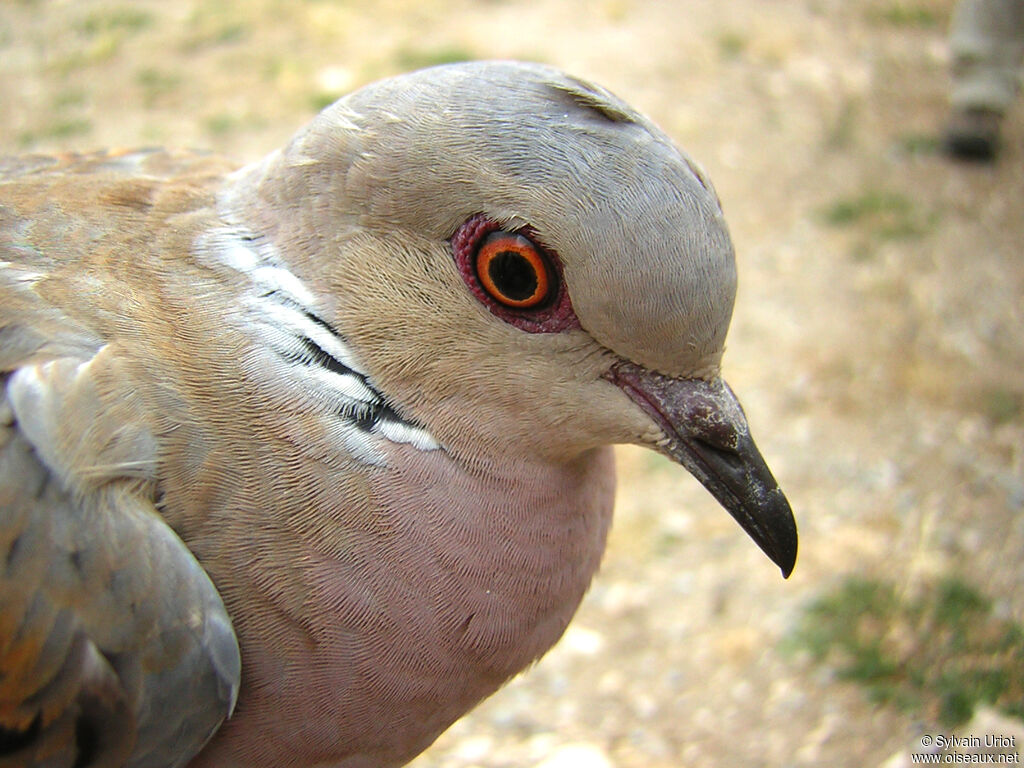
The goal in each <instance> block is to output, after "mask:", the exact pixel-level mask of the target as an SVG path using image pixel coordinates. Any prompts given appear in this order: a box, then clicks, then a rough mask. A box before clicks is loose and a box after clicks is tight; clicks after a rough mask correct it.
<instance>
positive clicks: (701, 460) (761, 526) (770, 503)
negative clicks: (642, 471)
mask: <svg viewBox="0 0 1024 768" xmlns="http://www.w3.org/2000/svg"><path fill="white" fill-rule="evenodd" d="M605 378H607V379H608V380H609V381H611V382H612V383H613V384H615V385H616V386H618V387H619V388H621V389H622V390H623V391H624V392H625V393H626V394H627V395H629V397H630V398H631V399H632V400H633V401H634V402H635V403H636V404H637V405H639V406H640V407H641V408H643V409H644V411H646V412H647V413H648V414H649V415H650V416H651V418H653V419H654V421H655V422H656V423H657V424H658V426H659V427H661V429H662V431H663V432H664V433H665V435H666V436H667V438H668V439H667V440H666V441H665V442H664V443H661V444H659V446H658V448H659V450H661V452H662V453H664V454H666V455H667V456H668V457H669V458H671V459H672V460H673V461H676V462H678V463H680V464H682V465H683V466H684V467H686V468H687V469H688V470H689V471H690V472H691V474H693V476H694V477H696V478H697V479H698V480H700V482H701V483H702V484H703V485H704V487H705V488H707V489H708V490H709V491H711V493H712V495H714V497H715V498H716V499H718V501H719V503H720V504H721V505H722V506H723V507H725V508H726V509H727V510H728V511H729V514H731V515H732V516H733V517H734V518H735V519H736V522H738V523H739V524H740V525H741V526H743V530H745V531H746V532H747V533H748V534H749V535H750V537H751V538H752V539H753V540H754V541H755V542H757V545H758V546H759V547H761V549H762V550H764V552H765V554H766V555H768V557H770V558H771V559H772V560H773V561H774V562H775V564H776V565H777V566H779V568H781V569H782V575H783V576H784V577H788V576H789V574H790V573H791V572H792V571H793V565H794V564H795V563H796V550H797V533H796V521H795V520H794V519H793V511H792V510H791V509H790V507H789V502H788V501H786V497H785V496H784V495H783V493H782V491H781V490H780V489H779V484H778V483H777V482H775V478H774V477H772V473H771V470H769V469H768V465H767V464H765V462H764V459H763V458H762V457H761V452H760V451H758V450H757V446H756V445H754V441H753V439H751V437H750V427H749V426H748V425H747V417H746V416H745V415H744V414H743V408H742V407H741V406H740V404H739V401H738V400H737V399H736V396H735V395H734V394H733V393H732V390H731V389H729V385H728V384H726V383H725V382H724V381H723V380H722V379H714V380H712V381H705V380H703V379H673V378H670V377H668V376H663V375H662V374H660V373H655V372H653V371H649V370H647V369H646V368H641V367H640V366H637V365H634V364H633V363H628V362H621V363H619V364H617V365H616V366H615V367H613V368H612V369H611V370H610V371H608V373H606V374H605Z"/></svg>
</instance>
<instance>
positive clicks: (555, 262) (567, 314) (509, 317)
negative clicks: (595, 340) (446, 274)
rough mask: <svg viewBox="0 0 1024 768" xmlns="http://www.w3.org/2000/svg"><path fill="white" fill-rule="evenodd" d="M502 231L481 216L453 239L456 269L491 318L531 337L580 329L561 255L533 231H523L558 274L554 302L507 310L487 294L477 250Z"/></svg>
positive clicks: (465, 226)
mask: <svg viewBox="0 0 1024 768" xmlns="http://www.w3.org/2000/svg"><path fill="white" fill-rule="evenodd" d="M498 229H501V225H500V224H498V223H497V222H496V221H493V220H491V219H488V218H487V217H486V216H484V215H482V214H477V215H476V216H473V217H472V218H470V219H469V220H467V221H466V223H465V224H463V225H462V226H461V227H459V228H458V230H456V232H455V234H454V235H452V239H451V244H452V254H453V255H454V256H455V265H456V267H458V270H459V274H460V275H462V280H463V282H465V283H466V287H467V288H469V290H470V292H472V294H473V295H474V296H475V297H476V298H477V300H478V301H479V302H480V303H481V304H483V305H484V306H485V307H487V309H489V310H490V311H491V314H493V315H495V316H496V317H499V318H501V319H502V320H504V321H505V322H506V323H509V324H510V325H514V326H515V327H516V328H520V329H521V330H524V331H526V332H528V333H559V332H561V331H566V330H570V329H573V328H579V327H580V321H579V319H578V318H577V317H576V313H575V312H574V311H573V308H572V301H570V299H569V291H568V290H567V289H566V287H565V280H564V278H563V277H562V262H561V260H560V259H559V258H558V255H557V254H556V253H554V252H552V251H550V250H548V249H547V248H545V247H544V245H543V244H542V243H541V242H540V241H539V240H538V239H537V237H536V235H534V234H533V233H532V232H531V231H530V229H529V228H526V229H523V230H520V231H519V234H522V235H524V236H526V237H528V238H529V239H530V240H531V241H532V242H533V243H534V244H536V246H537V248H538V249H539V250H541V251H542V252H543V254H544V256H545V257H546V258H547V259H548V261H549V263H550V264H551V268H552V270H553V271H554V276H555V280H556V282H557V286H556V287H555V295H554V296H553V297H552V300H551V301H550V302H546V303H544V305H543V306H542V307H540V308H538V309H531V308H525V309H522V308H516V307H507V306H505V305H504V304H501V303H500V302H499V301H497V300H495V299H494V298H492V297H491V296H490V294H488V293H487V291H486V290H484V287H483V286H482V285H481V284H480V280H479V279H478V278H477V274H476V250H477V244H478V243H479V242H480V240H481V239H483V238H484V237H486V236H487V235H488V234H490V233H491V232H494V231H495V230H498Z"/></svg>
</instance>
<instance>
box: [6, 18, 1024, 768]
mask: <svg viewBox="0 0 1024 768" xmlns="http://www.w3.org/2000/svg"><path fill="white" fill-rule="evenodd" d="M950 7H951V2H950V0H938V1H937V2H926V1H925V0H916V2H910V1H909V0H907V1H905V2H899V1H898V0H846V1H843V0H762V1H761V2H757V1H755V0H723V1H722V2H708V1H706V0H700V1H697V0H694V1H693V2H682V1H679V2H667V1H664V2H640V1H639V0H635V1H632V2H631V1H630V0H605V2H596V3H594V2H589V3H588V2H583V1H582V0H569V1H568V2H554V1H553V0H543V1H541V2H533V3H530V2H502V1H501V0H490V1H484V0H478V1H477V2H472V1H470V0H455V2H446V3H440V2H424V3H411V2H399V0H391V1H390V2H382V3H366V4H361V3H357V2H336V3H332V2H327V1H326V0H324V1H322V2H303V3H299V2H295V3H290V2H284V1H283V0H255V1H254V2H248V3H243V2H240V1H238V2H230V1H228V0H220V1H218V2H205V3H203V2H169V1H167V0H164V1H158V0H151V1H149V2H134V3H129V2H122V3H120V4H110V3H104V2H98V1H97V0H76V1H75V2H70V1H66V2H57V1H54V2H43V1H42V0H40V1H39V2H12V0H6V1H5V2H0V150H2V151H5V152H8V151H24V150H38V151H55V150H59V149H69V148H75V149H89V148H96V147H101V146H110V145H140V144H141V145H151V144H173V145H179V146H190V147H206V148H213V149H218V150H223V151H226V152H229V153H231V154H233V155H235V156H237V157H238V158H240V159H243V160H249V159H254V158H256V157H258V156H259V155H261V154H262V153H264V152H266V151H268V150H270V149H271V148H273V147H275V146H276V145H278V144H279V143H281V142H282V141H284V140H285V138H286V137H287V136H288V135H289V134H290V133H291V132H292V131H293V130H294V129H295V128H297V127H298V126H299V125H301V124H302V123H303V122H305V121H306V120H307V119H308V118H309V116H310V115H311V114H312V113H313V111H314V110H315V109H316V107H317V105H322V104H323V103H325V102H326V100H329V99H330V98H331V97H332V96H334V95H337V94H339V93H341V92H344V91H345V90H348V89H350V88H352V87H355V86H357V85H359V84H361V83H363V82H366V81H368V80H371V79H374V78H376V77H378V76H382V75H385V74H391V73H394V72H398V71H401V70H403V69H409V68H414V67H416V66H420V65H423V64H428V63H433V62H435V61H438V60H441V59H444V58H447V57H451V56H473V57H486V56H500V57H519V58H531V59H539V60H543V61H546V62H549V63H552V64H556V65H559V66H562V67H564V68H567V69H570V70H572V71H574V72H575V73H577V74H580V75H583V76H587V77H590V78H592V79H595V80H598V81H600V82H602V83H604V84H606V85H607V86H609V87H610V88H612V89H613V90H614V91H616V92H618V93H619V94H620V95H622V96H623V97H625V98H627V99H628V100H629V101H631V102H633V103H634V104H636V105H637V106H638V107H640V108H641V109H643V110H644V111H646V112H648V113H649V114H650V115H651V116H652V117H654V119H655V120H656V121H657V122H659V123H660V124H661V125H662V126H663V127H664V128H665V129H666V130H667V131H668V132H669V133H670V134H672V135H673V136H674V137H676V138H677V139H678V141H679V142H680V143H681V144H682V145H683V146H684V147H686V148H687V150H688V151H689V152H690V153H691V154H692V155H694V156H695V157H696V158H697V159H698V160H699V161H700V162H701V163H702V164H703V165H704V166H705V167H706V168H707V170H708V171H709V173H710V175H711V178H712V179H713V180H714V182H715V184H716V185H717V187H718V190H719V193H720V195H721V197H722V200H723V203H724V206H725V209H726V213H727V215H728V217H729V220H730V222H731V226H732V229H733V235H734V239H735V242H736V246H737V252H738V260H739V265H740V279H741V287H740V293H739V298H738V303H737V307H736V314H735V319H734V323H733V328H732V332H731V336H730V345H729V349H728V353H727V357H726V362H725V373H726V376H727V378H728V379H729V381H730V382H731V383H732V385H733V387H734V389H736V391H737V392H738V393H739V395H740V397H741V399H742V400H743V402H744V403H745V405H746V408H747V412H748V415H749V416H750V419H751V422H752V425H753V428H754V430H755V436H756V437H757V438H758V441H759V443H760V446H761V448H762V450H763V452H764V454H765V455H766V456H767V458H768V460H769V463H770V464H771V465H772V466H773V468H774V470H775V474H776V476H777V477H778V478H779V480H780V482H781V483H782V485H783V487H784V488H785V489H786V491H787V493H788V495H789V497H790V499H791V501H792V503H793V506H794V508H795V510H796V512H797V516H798V519H799V524H800V529H801V537H802V538H801V554H800V560H799V562H798V564H797V569H796V572H795V574H794V575H793V577H792V578H791V579H790V580H789V581H788V582H784V581H782V580H781V579H780V578H779V576H778V573H777V571H776V570H775V568H774V567H772V566H771V565H770V564H769V563H768V561H767V560H766V559H765V558H763V557H762V556H761V555H760V553H759V552H758V551H757V550H756V548H755V547H754V546H753V545H752V544H751V543H750V542H749V541H748V540H747V538H746V537H745V536H744V535H743V534H742V533H741V531H740V530H739V529H738V528H737V527H736V526H735V524H734V523H733V522H732V521H731V519H730V518H729V517H728V516H727V515H726V514H725V513H723V512H722V511H721V510H720V509H719V508H717V506H716V504H715V503H714V502H713V501H712V500H711V499H710V498H709V497H708V496H707V494H706V493H705V492H704V491H703V489H701V488H700V487H699V486H698V485H697V484H696V482H694V481H693V480H692V479H690V478H689V477H688V476H687V475H686V474H685V473H684V472H683V471H682V470H680V469H678V468H677V467H674V466H672V465H670V464H668V463H667V462H666V461H663V460H661V459H659V458H658V457H656V456H654V455H652V454H648V453H645V452H643V451H640V450H637V449H632V448H627V449H623V450H622V451H621V490H620V496H619V504H618V510H617V519H616V526H615V530H614V533H613V536H612V541H611V545H610V548H609V551H608V555H607V559H606V561H605V565H604V568H603V570H602V573H601V574H600V576H599V578H598V580H597V582H596V583H595V585H594V588H593V589H592V591H591V593H590V595H589V596H588V598H587V600H586V601H585V604H584V606H583V608H582V609H581V611H580V614H579V616H578V617H577V620H576V621H575V623H574V625H573V628H572V629H571V630H570V631H569V633H568V634H567V636H566V638H565V639H564V641H563V642H562V644H561V645H559V646H558V647H557V648H556V649H555V651H553V652H552V653H551V654H550V655H549V656H548V657H547V658H545V659H544V660H543V661H542V662H541V663H540V664H539V665H538V666H537V667H536V668H535V669H533V670H532V671H530V672H529V673H528V674H526V675H525V676H523V677H521V678H520V679H517V680H516V681H514V682H513V683H512V684H511V685H509V686H508V687H507V688H506V689H505V690H503V691H502V692H501V693H500V694H499V695H497V696H495V697H494V698H493V699H492V700H491V701H489V702H487V703H486V704H485V705H484V706H482V707H481V708H480V709H479V710H477V711H476V712H475V713H473V714H471V715H470V716H468V717H467V718H465V719H464V720H463V721H461V722H460V723H458V724H457V725H456V726H455V727H454V728H453V729H452V730H451V731H450V732H449V733H448V734H446V735H445V736H443V737H442V738H441V740H440V741H439V742H438V744H437V745H435V747H434V748H433V749H432V750H431V751H429V752H428V753H427V754H426V755H425V756H424V757H422V758H420V760H419V761H418V762H417V763H415V765H416V766H418V768H430V767H431V766H451V767H452V768H468V767H469V766H481V767H486V768H505V767H508V768H512V767H513V766H516V767H518V766H537V765H540V764H542V763H544V761H545V760H547V761H549V762H547V763H544V764H545V766H546V768H553V767H554V766H556V765H557V766H559V767H560V768H564V767H565V766H577V767H578V768H601V766H608V765H614V766H621V767H622V768H663V767H664V768H668V767H670V766H671V767H675V766H680V765H683V766H695V767H703V766H708V767H714V768H726V767H731V766H810V765H829V766H844V767H848V768H860V767H861V766H874V765H878V764H880V763H881V762H882V761H883V760H884V759H885V758H886V757H887V756H889V755H890V754H892V753H893V752H895V751H896V750H898V749H901V748H903V747H905V746H907V745H908V744H910V743H911V742H912V741H913V740H914V739H915V738H916V737H917V736H918V735H919V734H920V733H922V732H927V731H932V732H935V730H936V729H935V728H934V724H932V723H928V722H918V721H916V720H915V719H914V717H913V716H911V715H905V714H902V713H900V712H897V711H895V710H890V709H878V708H875V707H873V706H872V705H870V704H869V703H868V702H867V700H866V698H865V697H864V695H863V693H862V692H861V691H860V690H859V689H858V688H855V687H853V686H852V685H850V684H845V683H841V682H838V681H837V680H836V679H835V675H834V674H833V673H832V672H831V671H830V669H829V668H827V667H822V666H818V665H815V664H812V663H811V662H810V660H809V659H807V658H804V657H802V656H800V655H799V654H797V655H795V656H794V655H792V654H789V655H787V654H785V653H782V652H781V651H780V650H779V647H778V646H779V643H780V640H781V639H782V638H783V637H785V636H786V634H787V633H788V632H789V631H790V630H791V628H792V626H793V624H794V621H795V619H796V617H797V616H798V615H799V613H800V610H801V607H802V606H803V605H805V604H806V602H807V601H808V600H809V599H811V598H812V597H813V596H814V595H816V594H818V593H819V592H820V591H821V590H823V589H826V588H827V587H829V586H830V585H834V584H835V583H837V582H838V581H839V580H841V579H842V578H843V577H844V576H846V575H849V574H851V573H860V574H867V575H876V576H884V577H886V578H891V579H893V580H894V581H895V582H896V583H898V584H899V585H901V587H906V588H907V589H911V590H912V589H913V588H914V587H915V585H917V584H919V583H922V582H925V581H927V580H928V579H930V578H934V577H935V576H936V575H940V574H950V573H951V574H958V575H960V576H962V577H964V578H966V579H967V580H969V581H970V582H972V583H973V584H975V585H977V586H978V587H979V588H980V589H982V590H983V591H985V592H986V593H987V594H989V595H991V596H993V597H994V598H995V599H996V600H997V606H998V608H999V610H1001V611H1002V612H1003V613H1004V614H1005V615H1007V616H1011V617H1016V618H1017V619H1018V620H1020V619H1021V618H1024V565H1022V563H1021V552H1022V545H1024V517H1022V516H1021V510H1022V506H1024V453H1022V445H1024V413H1022V397H1024V380H1022V375H1021V371H1022V364H1024V338H1022V328H1024V299H1022V297H1024V245H1022V243H1024V118H1022V115H1024V110H1022V109H1021V108H1020V107H1019V106H1018V109H1017V110H1016V111H1015V112H1014V113H1013V114H1012V115H1011V116H1010V119H1009V120H1008V121H1007V125H1006V139H1007V149H1006V152H1005V154H1004V156H1003V157H1002V159H1001V162H1000V163H999V164H998V165H997V166H996V167H994V168H965V167H962V166H958V165H953V164H951V163H949V162H948V161H946V160H945V159H943V158H942V157H941V155H938V154H936V153H935V152H934V151H929V148H930V147H931V146H932V145H933V140H934V137H935V136H936V134H937V129H938V126H939V125H940V124H941V121H942V119H943V115H944V109H945V94H946V89H947V74H946V72H947V63H948V62H947V52H946V48H945V25H946V21H947V19H948V13H949V10H950ZM920 9H925V12H924V13H923V15H922V14H920V13H916V11H919V10H920ZM858 199H859V200H861V201H862V202H863V201H864V200H870V199H874V200H882V201H883V204H882V205H880V206H879V208H880V209H879V210H876V211H875V212H870V211H869V212H866V213H864V212H863V211H862V213H863V215H861V216H860V217H855V219H854V221H852V222H851V223H849V224H847V225H835V224H830V223H829V222H828V221H827V220H826V217H825V215H824V213H823V212H824V211H827V210H828V209H830V207H832V206H835V205H836V204H837V203H840V202H842V201H844V200H858ZM863 207H864V206H862V208H863ZM868 207H870V206H868Z"/></svg>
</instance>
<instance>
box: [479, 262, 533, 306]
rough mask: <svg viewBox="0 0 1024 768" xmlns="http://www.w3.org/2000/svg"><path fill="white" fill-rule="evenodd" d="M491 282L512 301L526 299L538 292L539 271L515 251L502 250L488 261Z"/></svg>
mask: <svg viewBox="0 0 1024 768" xmlns="http://www.w3.org/2000/svg"><path fill="white" fill-rule="evenodd" d="M487 274H488V275H490V278H491V282H493V283H494V285H495V287H497V289H498V290H499V291H501V293H502V295H503V296H504V297H505V298H507V299H509V300H511V301H525V300H526V299H529V298H531V297H532V296H533V295H534V294H536V293H537V272H536V270H535V269H534V267H533V265H532V264H531V263H530V262H529V261H528V260H527V259H526V258H525V257H524V256H523V255H522V254H519V253H516V252H515V251H501V252H500V253H497V254H495V255H494V257H493V258H492V259H491V260H490V261H489V262H488V263H487Z"/></svg>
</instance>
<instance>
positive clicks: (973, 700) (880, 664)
mask: <svg viewBox="0 0 1024 768" xmlns="http://www.w3.org/2000/svg"><path fill="white" fill-rule="evenodd" d="M789 642H790V644H791V646H792V647H794V648H802V649H805V650H807V651H809V652H810V654H811V656H812V658H814V659H815V660H816V661H819V662H824V663H828V664H830V665H832V666H834V667H835V668H836V670H837V672H838V675H839V677H840V678H841V679H843V680H850V681H853V682H856V683H859V684H860V685H862V686H864V687H865V689H866V690H867V694H868V696H869V697H870V699H871V700H872V701H874V702H877V703H880V704H889V705H893V706H896V707H899V708H901V709H904V710H906V711H910V712H914V713H915V714H916V715H918V716H923V717H925V718H928V719H929V720H931V721H933V722H937V723H940V724H942V725H943V726H946V727H953V726H956V725H959V724H961V723H963V722H965V721H967V720H968V719H969V718H970V717H971V715H972V713H973V712H974V709H975V707H976V706H978V705H979V704H988V705H991V706H995V707H998V708H1000V709H1002V710H1003V711H1004V712H1006V713H1007V714H1009V715H1011V716H1015V717H1024V630H1022V628H1021V626H1020V625H1019V624H1017V623H1015V622H1012V621H1010V620H1009V619H1006V618H1002V617H1000V616H998V615H996V613H995V612H994V610H993V605H992V602H991V601H990V600H989V599H988V598H986V597H984V596H983V595H982V594H980V593H979V592H978V591H977V590H976V589H974V588H973V587H972V586H970V585H969V584H967V583H966V582H965V581H962V580H961V579H958V578H953V577H950V578H946V579H943V580H941V581H939V582H938V583H936V584H934V585H932V586H930V587H929V588H928V589H926V590H924V591H922V592H921V593H920V594H917V595H914V596H907V595H904V594H902V593H901V592H900V591H899V590H898V589H897V588H896V587H895V586H894V585H893V584H890V583H887V582H883V581H877V580H870V579H860V578H850V579H848V580H847V581H845V582H843V583H842V584H841V585H840V586H839V587H838V588H837V589H836V590H835V591H833V592H830V593H828V594H826V595H823V596H822V597H819V598H818V599H817V600H816V601H815V602H814V603H812V604H811V605H810V606H809V607H808V608H807V610H806V613H805V614H804V616H803V617H802V620H801V622H800V624H799V626H798V627H797V629H796V631H795V632H794V633H793V635H792V636H791V637H790V639H789Z"/></svg>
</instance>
